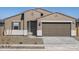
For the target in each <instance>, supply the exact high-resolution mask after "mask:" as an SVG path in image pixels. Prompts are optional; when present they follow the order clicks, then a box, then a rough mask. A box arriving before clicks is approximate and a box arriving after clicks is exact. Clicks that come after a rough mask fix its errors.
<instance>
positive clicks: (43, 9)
mask: <svg viewBox="0 0 79 59" xmlns="http://www.w3.org/2000/svg"><path fill="white" fill-rule="evenodd" d="M37 9H40V10H44V11H47V12H49V13H51V14H48V15H46V16H49V15H52V14H55V13H57V14H61V15H64V16H66V17H70V18H72V19H76V18H74V17H72V16H69V15H65V14H63V13H59V12H55V13H53V12H50V11H48V10H45V9H42V8H35V9H30V10H26V11H24V12H21V13H19V14H16V15H14V16H18V15H20V14H22V13H25V12H28V11H31V10H33V11H36V10H37ZM36 12H39V13H41V12H40V11H36ZM14 16H10V17H7V18H5V19H3V20H6V19H8V18H11V17H14ZM46 16H42V17H41V18H43V17H46ZM37 19H40V18H37Z"/></svg>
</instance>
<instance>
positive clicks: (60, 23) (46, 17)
mask: <svg viewBox="0 0 79 59" xmlns="http://www.w3.org/2000/svg"><path fill="white" fill-rule="evenodd" d="M3 30H4V35H6V36H7V35H24V36H27V35H33V36H76V18H74V17H71V16H68V15H65V14H62V13H59V12H55V13H52V12H50V11H47V10H44V9H41V8H37V9H31V10H27V11H24V12H22V13H20V14H17V15H14V16H11V17H8V18H5V19H4V28H3Z"/></svg>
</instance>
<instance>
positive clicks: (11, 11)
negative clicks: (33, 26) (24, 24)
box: [0, 7, 79, 19]
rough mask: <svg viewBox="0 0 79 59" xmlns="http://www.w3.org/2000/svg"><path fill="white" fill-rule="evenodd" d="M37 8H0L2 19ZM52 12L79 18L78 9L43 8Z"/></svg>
mask: <svg viewBox="0 0 79 59" xmlns="http://www.w3.org/2000/svg"><path fill="white" fill-rule="evenodd" d="M34 8H35V7H0V19H4V18H6V17H9V16H13V15H16V14H18V13H21V12H23V11H25V10H30V9H34ZM42 8H43V9H46V10H48V11H51V12H60V13H64V14H66V15H69V16H73V17H75V18H79V8H78V7H42Z"/></svg>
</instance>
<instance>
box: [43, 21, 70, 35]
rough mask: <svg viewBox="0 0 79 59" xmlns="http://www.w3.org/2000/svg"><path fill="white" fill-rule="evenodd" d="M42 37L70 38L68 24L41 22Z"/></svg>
mask: <svg viewBox="0 0 79 59" xmlns="http://www.w3.org/2000/svg"><path fill="white" fill-rule="evenodd" d="M42 35H43V36H71V23H70V22H43V23H42Z"/></svg>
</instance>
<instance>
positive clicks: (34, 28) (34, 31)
mask: <svg viewBox="0 0 79 59" xmlns="http://www.w3.org/2000/svg"><path fill="white" fill-rule="evenodd" d="M27 25H28V31H29V32H31V33H32V35H35V36H36V35H37V21H29V22H28V24H27Z"/></svg>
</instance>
